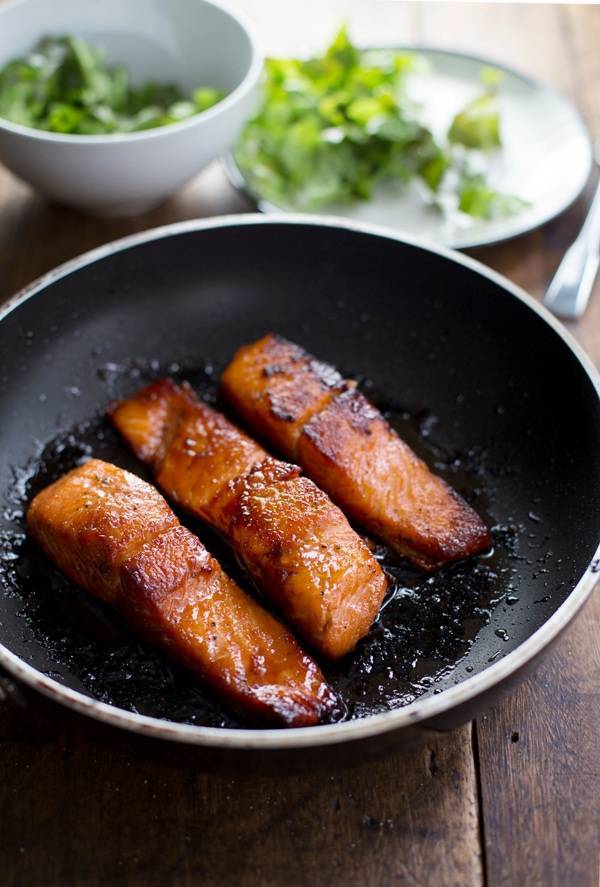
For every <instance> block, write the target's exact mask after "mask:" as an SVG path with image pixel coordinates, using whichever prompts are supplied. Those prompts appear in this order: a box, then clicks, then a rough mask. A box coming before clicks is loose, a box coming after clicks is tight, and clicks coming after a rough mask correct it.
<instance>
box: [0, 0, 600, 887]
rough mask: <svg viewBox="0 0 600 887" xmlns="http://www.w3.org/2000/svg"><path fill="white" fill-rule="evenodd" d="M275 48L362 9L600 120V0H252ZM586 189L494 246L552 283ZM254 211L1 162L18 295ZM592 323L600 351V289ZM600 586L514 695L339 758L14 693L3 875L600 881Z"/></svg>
mask: <svg viewBox="0 0 600 887" xmlns="http://www.w3.org/2000/svg"><path fill="white" fill-rule="evenodd" d="M238 3H239V4H240V5H243V6H245V7H246V9H247V10H248V12H249V13H250V14H251V15H252V16H253V17H254V18H255V20H256V21H257V22H258V24H259V25H260V26H261V28H262V30H263V34H264V35H265V41H266V45H267V49H268V50H269V51H274V52H287V51H293V52H295V51H303V50H306V49H311V48H314V47H315V45H319V42H320V41H321V42H324V41H325V40H326V39H327V38H328V36H329V35H330V34H331V32H332V31H333V30H334V29H335V28H336V27H337V25H338V24H339V22H340V21H341V20H342V19H344V18H345V19H346V20H347V21H349V23H350V25H351V27H352V29H353V31H354V33H355V34H356V35H358V36H360V38H361V39H362V40H365V41H366V40H372V41H373V42H375V41H379V42H384V41H390V40H392V39H394V40H397V41H398V42H409V41H411V42H416V43H419V42H420V43H431V44H434V45H440V46H452V47H458V48H461V49H467V50H469V49H470V50H472V51H475V52H477V53H480V54H484V53H487V54H489V55H490V56H492V57H496V58H497V59H499V60H503V61H506V62H507V63H509V64H510V63H512V64H514V65H516V66H518V67H519V68H521V69H522V70H524V71H526V72H528V73H530V74H532V75H535V76H537V77H539V78H541V79H543V80H545V81H546V82H548V83H551V84H553V85H554V86H556V87H558V88H559V89H561V90H562V91H563V92H564V93H565V94H566V95H568V96H570V97H571V98H572V99H573V100H574V101H575V102H576V103H577V104H578V105H579V107H580V109H581V111H582V112H583V114H584V116H585V117H586V119H587V122H588V124H589V126H590V128H591V130H592V131H593V133H594V134H595V135H596V137H598V136H600V8H599V7H590V6H587V7H583V6H581V7H576V6H570V7H567V6H523V5H518V6H517V5H491V6H488V5H485V6H484V5H479V6H476V5H462V4H460V5H459V4H450V3H438V4H430V3H418V4H416V3H415V4H410V3H399V2H393V0H387V2H386V0H371V2H358V0H353V2H338V0H336V2H333V0H328V2H327V4H325V3H324V2H323V0H302V2H300V0H297V2H296V3H293V4H292V3H289V2H287V3H286V2H283V0H280V2H278V0H238ZM587 200H589V192H588V195H587V198H586V197H584V198H583V199H582V200H580V201H579V202H578V204H577V205H576V206H574V207H573V208H572V209H571V210H569V211H568V212H567V213H566V214H565V215H564V216H563V217H562V218H560V219H558V220H557V221H555V222H553V223H551V224H549V225H547V226H545V227H544V228H543V229H542V230H540V231H536V232H534V233H532V234H530V235H528V236H526V237H522V238H520V239H519V240H516V241H514V242H512V243H506V244H503V245H500V246H497V247H494V248H488V249H480V250H477V251H476V253H475V255H476V256H477V258H479V259H480V260H481V261H483V262H485V263H486V264H488V265H491V266H492V267H493V268H496V269H497V270H499V271H501V272H502V273H504V274H506V275H507V276H508V277H510V278H511V279H512V280H514V281H516V282H517V283H519V284H520V285H521V286H523V287H524V288H525V289H526V290H528V291H529V292H531V293H533V294H534V295H536V296H541V295H542V293H543V292H544V289H545V287H546V285H547V283H548V280H549V279H550V277H551V275H552V273H553V272H554V270H555V268H556V266H557V264H558V262H559V259H560V257H561V255H562V253H563V251H564V249H565V248H566V246H567V245H568V243H569V241H570V239H571V238H572V237H573V236H574V234H575V232H576V230H577V228H578V225H579V224H580V221H581V219H582V217H583V213H584V212H585V207H586V202H587ZM247 209H248V206H247V204H246V203H245V201H244V200H243V199H242V198H240V197H239V196H236V195H235V194H234V193H233V192H232V191H231V189H230V188H229V186H228V185H227V183H226V181H225V180H224V178H223V175H222V173H221V172H220V169H219V168H213V169H210V170H208V171H207V172H206V173H204V174H203V175H201V176H200V177H199V178H198V179H197V180H196V181H194V182H193V183H192V184H191V185H190V186H189V187H188V188H186V189H185V190H184V191H183V192H182V193H181V194H179V195H177V197H175V198H173V199H172V200H171V201H169V203H167V204H166V205H165V206H163V207H161V208H160V209H158V210H156V211H154V212H152V213H149V214H147V215H144V216H141V217H137V218H133V219H128V220H117V221H104V220H98V219H92V218H87V217H84V216H81V215H79V214H77V213H74V212H71V211H69V210H66V209H61V208H58V207H54V206H49V205H48V204H47V203H45V202H44V201H43V200H42V199H41V198H39V197H37V196H36V195H35V194H33V193H32V192H31V191H30V190H29V188H28V187H26V186H25V185H23V184H21V183H20V182H18V181H16V180H15V179H14V178H12V177H11V176H10V175H9V174H8V173H7V172H5V171H3V170H0V299H3V298H5V297H8V296H9V295H10V294H11V293H12V292H13V291H15V290H17V289H18V288H19V287H21V286H23V285H24V284H26V283H28V282H29V281H31V280H32V279H33V278H35V277H36V276H38V275H39V274H41V273H42V272H44V271H46V270H48V269H49V268H51V267H52V266H54V265H56V264H58V263H59V262H63V261H65V260H66V259H68V258H70V257H72V256H74V255H76V254H78V253H80V252H82V251H84V250H87V249H90V248H91V247H94V246H96V245H98V244H100V243H103V242H105V241H108V240H111V239H113V238H116V237H119V236H122V235H124V234H128V233H130V232H133V231H137V230H140V229H143V228H147V227H151V226H154V225H158V224H162V223H165V222H171V221H175V220H178V219H182V218H189V217H192V216H208V215H213V214H217V213H223V212H238V211H245V210H247ZM570 327H571V330H572V332H573V333H574V334H575V336H576V337H577V338H578V339H579V340H580V342H581V343H582V344H583V345H584V347H585V348H586V349H587V350H588V352H589V353H590V354H591V355H592V356H593V358H594V359H595V360H596V361H598V360H600V287H599V286H598V285H597V286H596V293H595V296H594V297H592V304H591V306H590V308H589V310H588V312H587V314H586V315H585V318H584V319H583V320H581V321H580V322H578V323H576V324H571V325H570ZM599 621H600V596H598V595H596V596H595V598H594V599H593V600H592V601H591V602H590V603H589V604H588V606H587V608H586V609H585V611H584V613H583V614H582V615H581V617H580V618H579V619H578V620H577V622H576V624H575V625H573V626H572V628H571V629H570V631H569V632H568V633H567V634H566V636H564V637H563V638H562V639H561V641H560V642H559V644H558V645H557V647H556V648H555V650H554V651H553V652H552V654H551V655H550V656H549V657H548V658H547V660H546V661H545V663H544V664H543V665H542V666H541V667H540V669H539V670H538V672H537V674H536V675H535V676H534V677H532V678H530V679H529V680H528V681H527V683H525V684H524V685H522V686H521V688H520V689H519V690H518V691H517V692H516V693H514V695H513V696H512V697H510V698H508V699H507V700H506V701H505V702H503V703H502V704H501V705H500V706H499V707H498V708H496V710H495V711H493V712H492V713H490V714H488V715H486V716H484V717H482V718H480V719H479V720H478V721H477V722H475V723H472V724H469V725H467V726H465V727H463V728H462V729H460V730H456V731H455V732H453V733H451V734H449V735H447V736H446V737H445V738H443V739H441V740H440V741H439V742H438V743H437V744H435V745H431V746H429V747H426V748H423V749H422V750H420V751H418V752H415V753H414V754H412V755H408V756H400V755H397V756H390V757H388V758H387V759H385V760H381V761H378V762H375V763H372V762H371V763H365V764H363V765H362V766H359V767H357V768H354V769H352V770H347V771H345V772H335V773H331V775H323V774H312V773H306V774H305V775H304V776H302V777H300V778H298V777H297V776H295V777H285V776H284V777H277V778H275V777H270V778H267V777H256V776H253V775H252V774H247V775H244V776H241V777H235V778H231V777H228V776H220V775H214V774H210V773H206V772H202V769H201V768H200V767H199V766H198V762H197V756H196V755H195V754H194V752H193V750H186V749H184V748H179V747H171V746H165V745H162V744H156V743H151V744H150V745H148V743H142V742H141V740H139V739H137V738H136V737H132V736H128V735H121V734H118V733H117V732H113V731H110V730H107V729H105V728H100V727H98V726H96V725H95V724H93V723H91V722H90V723H88V722H86V721H84V720H83V719H82V718H80V717H78V716H74V715H70V714H67V713H65V712H64V711H63V710H62V709H59V708H58V707H54V706H51V707H50V708H48V704H45V705H42V703H40V705H39V711H38V707H37V706H36V707H34V709H33V710H31V709H30V710H29V711H25V712H23V713H20V712H18V711H15V709H14V708H13V707H12V706H8V705H3V706H2V705H0V808H1V813H2V818H1V823H2V825H1V826H0V872H1V874H0V880H1V881H2V883H3V884H5V885H7V887H8V885H15V887H16V885H18V887H23V885H26V887H29V885H70V884H85V885H108V884H127V885H147V887H153V885H157V887H158V885H170V884H173V885H188V884H204V885H213V884H215V885H216V884H226V885H229V884H236V885H237V884H243V885H256V884H260V885H262V884H270V885H271V884H272V885H284V884H285V885H298V884H300V885H303V884H313V885H347V884H352V885H354V884H356V885H387V884H390V885H391V884H419V885H436V887H444V885H479V884H489V885H493V887H497V885H544V887H548V885H557V887H572V885H586V887H587V885H589V887H596V885H597V884H598V850H599V846H600V837H599V836H600V828H599V825H600V805H599V800H598V798H599V796H600V744H599V741H598V737H599V735H600V693H599V687H598V678H599V674H600V640H599V638H600V632H599V631H598V624H599Z"/></svg>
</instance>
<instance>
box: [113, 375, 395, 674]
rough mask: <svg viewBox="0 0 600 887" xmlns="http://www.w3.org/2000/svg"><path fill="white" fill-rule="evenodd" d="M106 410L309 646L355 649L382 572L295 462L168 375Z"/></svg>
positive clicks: (335, 653)
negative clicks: (224, 541) (280, 457)
mask: <svg viewBox="0 0 600 887" xmlns="http://www.w3.org/2000/svg"><path fill="white" fill-rule="evenodd" d="M144 410H145V411H146V423H147V434H144V433H143V431H142V430H141V429H142V424H143V423H142V420H141V418H140V417H141V416H142V414H143V412H144ZM109 415H110V418H111V421H112V422H113V424H114V425H115V427H116V428H117V430H118V431H119V432H120V433H121V434H122V435H123V437H124V438H125V439H126V440H127V442H128V443H129V444H130V446H131V447H132V449H133V450H134V452H135V453H136V454H137V455H138V456H139V457H140V458H142V459H143V460H144V461H145V462H147V464H149V465H150V466H151V467H152V468H153V470H154V473H155V477H156V480H157V483H158V484H159V486H160V487H161V488H162V489H163V490H164V491H165V492H166V494H167V495H168V496H170V497H171V498H172V499H173V500H174V501H175V502H177V503H178V504H180V505H181V506H183V507H184V508H186V509H187V510H188V511H190V512H192V513H193V514H195V515H197V516H198V517H200V518H201V519H202V520H204V521H206V522H207V523H208V524H210V525H211V526H212V527H214V528H215V529H217V530H218V531H219V532H220V533H221V534H222V535H223V536H224V537H225V538H226V539H227V540H228V542H229V543H230V545H231V546H232V548H233V550H234V551H235V553H236V554H237V556H238V557H239V558H240V560H242V562H243V563H244V564H245V566H246V568H247V569H248V572H249V573H250V575H251V576H252V578H253V579H254V580H255V582H256V583H257V585H258V586H259V588H260V589H261V590H262V591H263V592H264V593H265V594H266V595H267V596H268V597H269V598H270V599H271V600H272V601H273V602H274V603H275V604H276V606H277V607H278V609H279V610H280V612H281V613H282V614H283V615H284V616H285V618H286V619H287V620H288V622H289V623H290V624H291V625H292V626H293V627H294V628H295V629H296V630H297V631H298V632H299V633H300V634H301V635H302V636H303V637H304V638H305V639H306V640H308V642H309V643H310V644H311V645H312V646H313V647H314V648H315V649H317V650H319V651H320V652H321V653H323V654H325V655H326V656H328V657H330V658H338V657H340V656H343V655H344V654H345V653H348V652H350V651H351V650H353V649H354V647H355V646H356V643H357V641H358V640H359V639H360V638H361V637H363V636H364V635H365V634H366V633H367V632H368V631H369V628H370V626H371V624H372V623H373V620H374V619H375V618H376V616H377V613H378V610H379V607H380V605H381V602H382V600H383V597H384V595H385V592H386V588H387V581H386V578H385V575H384V573H383V571H382V570H381V568H380V567H379V565H378V563H377V561H376V560H375V558H374V557H373V555H372V554H371V552H370V551H369V549H368V548H367V546H366V545H365V543H364V542H363V540H362V539H361V538H360V536H358V534H357V533H355V531H354V530H353V529H352V528H351V526H350V524H349V523H348V521H347V519H346V517H345V516H344V514H343V513H342V512H341V511H340V509H339V508H338V507H337V506H336V505H334V504H333V503H332V502H331V500H330V499H329V497H328V496H327V495H326V494H325V493H323V492H322V491H321V490H320V489H319V488H318V487H317V486H316V485H315V484H314V483H313V482H312V481H311V480H309V479H308V478H307V477H304V476H301V474H300V469H299V468H297V467H296V466H293V465H288V464H287V463H284V462H280V461H278V460H276V459H273V458H271V457H270V456H268V454H267V453H266V452H265V450H263V449H262V447H259V446H258V444H256V443H255V442H254V441H253V440H251V439H250V438H249V437H248V436H247V435H245V434H244V433H243V432H242V431H240V430H239V429H238V428H236V427H235V425H233V424H232V423H231V422H229V420H228V419H226V418H225V416H223V415H221V414H220V413H218V412H216V411H215V410H213V409H211V408H210V407H209V406H207V405H206V404H204V403H202V402H200V401H198V400H197V398H196V397H195V395H194V394H193V392H192V391H191V389H190V388H189V386H180V385H176V384H174V383H173V382H171V381H170V380H161V381H159V382H155V383H153V384H152V385H150V386H149V387H148V388H146V389H145V390H144V391H142V392H140V393H139V394H138V395H135V396H134V397H133V398H130V399H129V400H126V401H123V402H122V403H120V404H117V405H116V406H115V407H113V408H112V409H111V410H110V413H109ZM160 417H162V418H160ZM157 422H162V432H161V433H157V431H156V427H157Z"/></svg>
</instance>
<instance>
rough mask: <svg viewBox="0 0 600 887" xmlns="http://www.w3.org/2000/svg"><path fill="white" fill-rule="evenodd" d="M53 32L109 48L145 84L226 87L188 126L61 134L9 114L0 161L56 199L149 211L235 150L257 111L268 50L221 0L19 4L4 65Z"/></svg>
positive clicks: (2, 42) (111, 211)
mask: <svg viewBox="0 0 600 887" xmlns="http://www.w3.org/2000/svg"><path fill="white" fill-rule="evenodd" d="M48 34H52V35H61V34H77V35H79V36H82V37H84V38H85V39H87V40H89V41H91V42H93V43H94V44H97V45H99V46H101V47H102V48H103V49H104V50H105V51H106V58H107V61H108V62H109V63H113V64H114V63H123V64H124V65H126V67H127V68H128V70H129V71H130V73H131V75H132V80H133V82H134V83H136V84H137V83H141V82H143V81H146V80H154V81H158V82H175V83H177V84H178V85H179V86H180V87H181V88H182V89H183V91H184V92H188V91H190V90H192V89H194V88H195V87H198V86H213V87H217V88H219V89H222V90H224V91H225V92H226V93H227V96H226V98H225V99H223V101H221V102H219V103H218V104H217V105H215V106H214V107H212V108H209V109H208V110H207V111H204V112H203V113H202V114H198V115H196V116H195V117H191V118H189V119H188V120H184V121H182V122H181V123H175V124H171V125H170V126H164V127H158V128H156V129H149V130H145V131H142V132H138V133H130V134H127V135H119V134H117V135H100V136H79V135H61V134H57V133H49V132H44V131H42V130H36V129H32V128H30V127H25V126H19V125H17V124H14V123H10V122H8V121H7V120H3V119H2V118H0V161H1V162H2V163H4V164H5V165H6V166H7V167H8V168H9V169H10V170H12V172H13V173H15V175H17V176H19V177H20V178H21V179H24V180H25V181H26V182H29V183H30V184H31V185H32V186H33V187H34V188H37V189H38V190H39V191H41V192H42V193H43V194H45V195H46V196H48V197H49V198H51V199H52V200H56V201H58V202H60V203H65V204H69V205H72V206H77V207H79V208H81V209H84V210H87V211H88V212H93V213H97V214H100V215H130V214H133V213H137V212H142V211H144V210H146V209H149V208H150V207H152V206H154V205H156V204H158V203H160V202H161V201H162V200H164V199H166V198H167V197H168V196H169V195H170V194H172V193H173V192H174V191H176V190H177V189H178V188H179V187H180V186H181V185H183V184H184V183H185V182H187V181H188V180H189V179H190V178H191V177H192V176H193V175H195V174H196V173H198V172H199V171H200V170H201V169H202V168H203V167H204V166H206V165H207V164H208V163H209V162H210V161H211V160H213V159H214V158H215V157H217V156H219V155H220V154H223V153H224V152H225V151H227V149H228V148H229V147H230V146H231V145H232V144H233V142H234V141H235V139H236V137H237V135H238V133H239V130H240V128H241V126H242V124H243V122H244V120H245V119H246V117H247V116H248V115H249V114H250V113H251V112H252V109H253V103H254V100H255V92H256V86H257V83H258V79H259V77H260V72H261V69H262V56H261V54H260V51H259V49H258V47H257V43H256V39H255V37H254V35H253V33H252V28H251V27H250V26H249V25H248V23H247V22H246V21H245V20H244V19H243V18H242V17H240V16H239V14H238V13H237V12H233V11H232V10H231V9H229V8H228V7H227V6H225V5H222V4H221V2H220V0H13V2H10V3H7V4H6V5H4V4H3V5H2V6H0V66H3V65H4V64H6V62H8V61H9V60H10V59H13V58H16V57H19V56H22V55H24V54H25V53H27V52H28V51H29V50H30V49H32V48H33V46H34V45H35V44H36V43H37V41H38V40H39V39H40V38H42V37H44V36H46V35H48Z"/></svg>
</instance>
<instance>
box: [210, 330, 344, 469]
mask: <svg viewBox="0 0 600 887" xmlns="http://www.w3.org/2000/svg"><path fill="white" fill-rule="evenodd" d="M349 386H350V387H354V383H353V382H346V381H345V380H344V379H342V377H341V376H340V374H339V373H338V372H337V370H335V369H334V368H333V367H331V366H329V365H328V364H326V363H321V362H320V361H318V360H316V358H314V357H311V355H310V354H307V352H306V351H305V350H304V349H303V348H300V346H299V345H294V344H293V342H288V341H287V339H284V338H282V337H281V336H277V335H275V334H274V333H268V334H267V335H266V336H263V338H262V339H259V340H258V342H253V343H252V344H251V345H244V346H243V347H242V348H240V349H239V351H237V353H236V354H235V357H234V358H233V360H232V361H231V363H230V364H229V365H228V367H227V368H226V369H225V371H224V373H223V375H222V376H221V387H222V389H223V391H224V392H225V394H226V396H227V398H228V400H229V402H230V403H231V404H232V405H233V406H234V407H235V409H236V410H237V412H238V413H239V414H240V416H243V417H244V418H245V419H246V420H247V421H248V423H249V424H250V425H251V426H252V428H254V429H255V430H256V431H257V432H258V433H259V434H261V435H262V436H263V437H264V438H265V440H269V441H270V442H271V443H274V444H275V445H276V446H277V447H278V448H279V449H280V450H281V452H282V453H283V454H284V455H286V456H287V457H288V458H293V454H294V451H295V448H296V444H297V442H298V438H299V436H300V434H301V432H302V428H303V427H304V425H305V424H306V422H308V420H309V419H310V417H311V416H312V415H313V414H314V413H316V412H318V411H319V410H321V409H323V407H324V406H326V405H327V404H328V403H329V402H330V400H331V399H332V398H333V397H335V395H336V394H339V393H340V392H341V391H344V390H345V389H346V388H347V387H349Z"/></svg>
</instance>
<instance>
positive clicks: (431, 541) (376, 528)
mask: <svg viewBox="0 0 600 887" xmlns="http://www.w3.org/2000/svg"><path fill="white" fill-rule="evenodd" d="M221 386H222V390H223V392H224V394H225V396H226V398H227V400H228V401H229V402H230V403H231V404H232V406H233V407H234V408H235V409H236V410H237V411H238V412H239V414H240V415H241V416H242V417H243V418H244V419H245V420H246V421H247V422H248V424H249V425H250V427H251V428H253V429H254V430H255V431H256V432H257V433H258V434H259V435H260V436H261V437H264V438H265V439H266V440H268V441H270V442H271V443H272V444H274V445H275V446H276V447H277V448H278V449H279V450H280V451H281V452H282V453H283V454H284V455H285V456H287V457H288V458H290V459H293V460H294V461H297V462H299V464H300V465H301V466H302V468H303V469H304V470H305V471H306V473H307V474H308V476H309V477H311V478H312V479H313V480H314V481H315V482H316V483H317V484H318V485H319V486H320V487H321V488H322V489H324V490H325V491H326V492H327V493H329V495H330V496H331V497H332V499H333V500H334V501H335V502H337V504H338V505H340V506H341V508H343V509H344V511H345V512H346V514H348V515H349V516H350V517H351V518H352V519H353V520H355V521H357V522H358V523H360V524H362V525H363V526H364V527H366V529H368V530H369V531H370V532H371V533H373V534H375V535H376V536H379V537H380V538H381V539H383V540H384V541H385V542H387V544H388V545H390V546H391V547H392V548H393V549H395V550H396V551H397V552H399V553H400V554H402V555H404V556H405V557H407V558H408V559H409V560H410V561H412V562H413V563H414V564H416V565H417V566H419V567H421V568H422V569H425V570H433V569H436V568H438V567H440V566H442V565H443V564H445V563H448V562H450V561H455V560H461V559H463V558H465V557H469V556H471V555H474V554H478V553H480V552H482V551H485V550H486V549H487V548H489V546H490V545H491V536H490V533H489V531H488V529H487V527H486V526H485V524H484V523H483V521H482V520H481V518H480V517H479V516H478V515H477V514H476V513H475V511H474V510H473V509H472V508H471V507H470V505H468V504H467V503H466V502H465V501H464V499H462V498H461V497H460V496H459V495H458V494H457V493H456V492H455V491H454V490H452V489H451V487H450V486H448V484H447V483H446V482H445V481H444V480H442V478H440V477H438V476H437V475H435V474H433V473H432V472H431V471H430V470H429V468H428V467H427V465H426V464H425V462H423V461H422V460H421V459H419V458H418V457H417V456H416V455H415V453H414V452H413V451H412V450H411V449H410V447H408V446H407V444H405V443H404V441H403V440H402V439H401V438H400V437H399V436H398V434H397V433H396V432H395V431H394V430H393V429H392V428H391V427H390V425H389V423H388V422H387V421H386V420H385V419H384V417H383V416H382V415H381V413H380V412H379V410H377V409H376V408H375V407H374V406H373V405H372V404H371V403H369V401H368V400H367V398H366V397H364V395H363V394H361V393H360V392H359V391H357V390H355V385H354V384H353V383H352V382H348V381H344V380H343V379H342V378H341V376H340V375H339V374H338V373H337V371H336V370H334V369H333V368H332V367H330V368H327V367H326V366H325V365H323V364H322V363H320V362H319V361H316V360H315V359H314V358H312V357H311V356H310V355H308V354H307V353H306V352H304V351H303V349H301V348H299V346H297V345H294V344H293V343H292V342H288V341H287V340H285V339H283V338H281V337H280V336H277V335H274V334H273V333H269V334H268V335H266V336H264V337H263V338H262V339H259V340H258V342H254V343H252V344H251V345H246V346H244V347H242V348H241V349H240V350H239V351H238V352H237V354H236V355H235V356H234V358H233V360H232V361H231V363H230V364H229V365H228V366H227V368H226V369H225V371H224V373H223V376H222V378H221ZM291 390H294V391H295V395H294V397H295V403H296V404H301V408H298V409H296V410H294V409H291V408H290V410H288V412H287V414H286V413H285V412H284V411H283V410H281V409H279V404H280V402H281V399H282V397H283V398H286V399H288V400H289V398H290V395H289V394H288V392H289V391H291Z"/></svg>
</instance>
